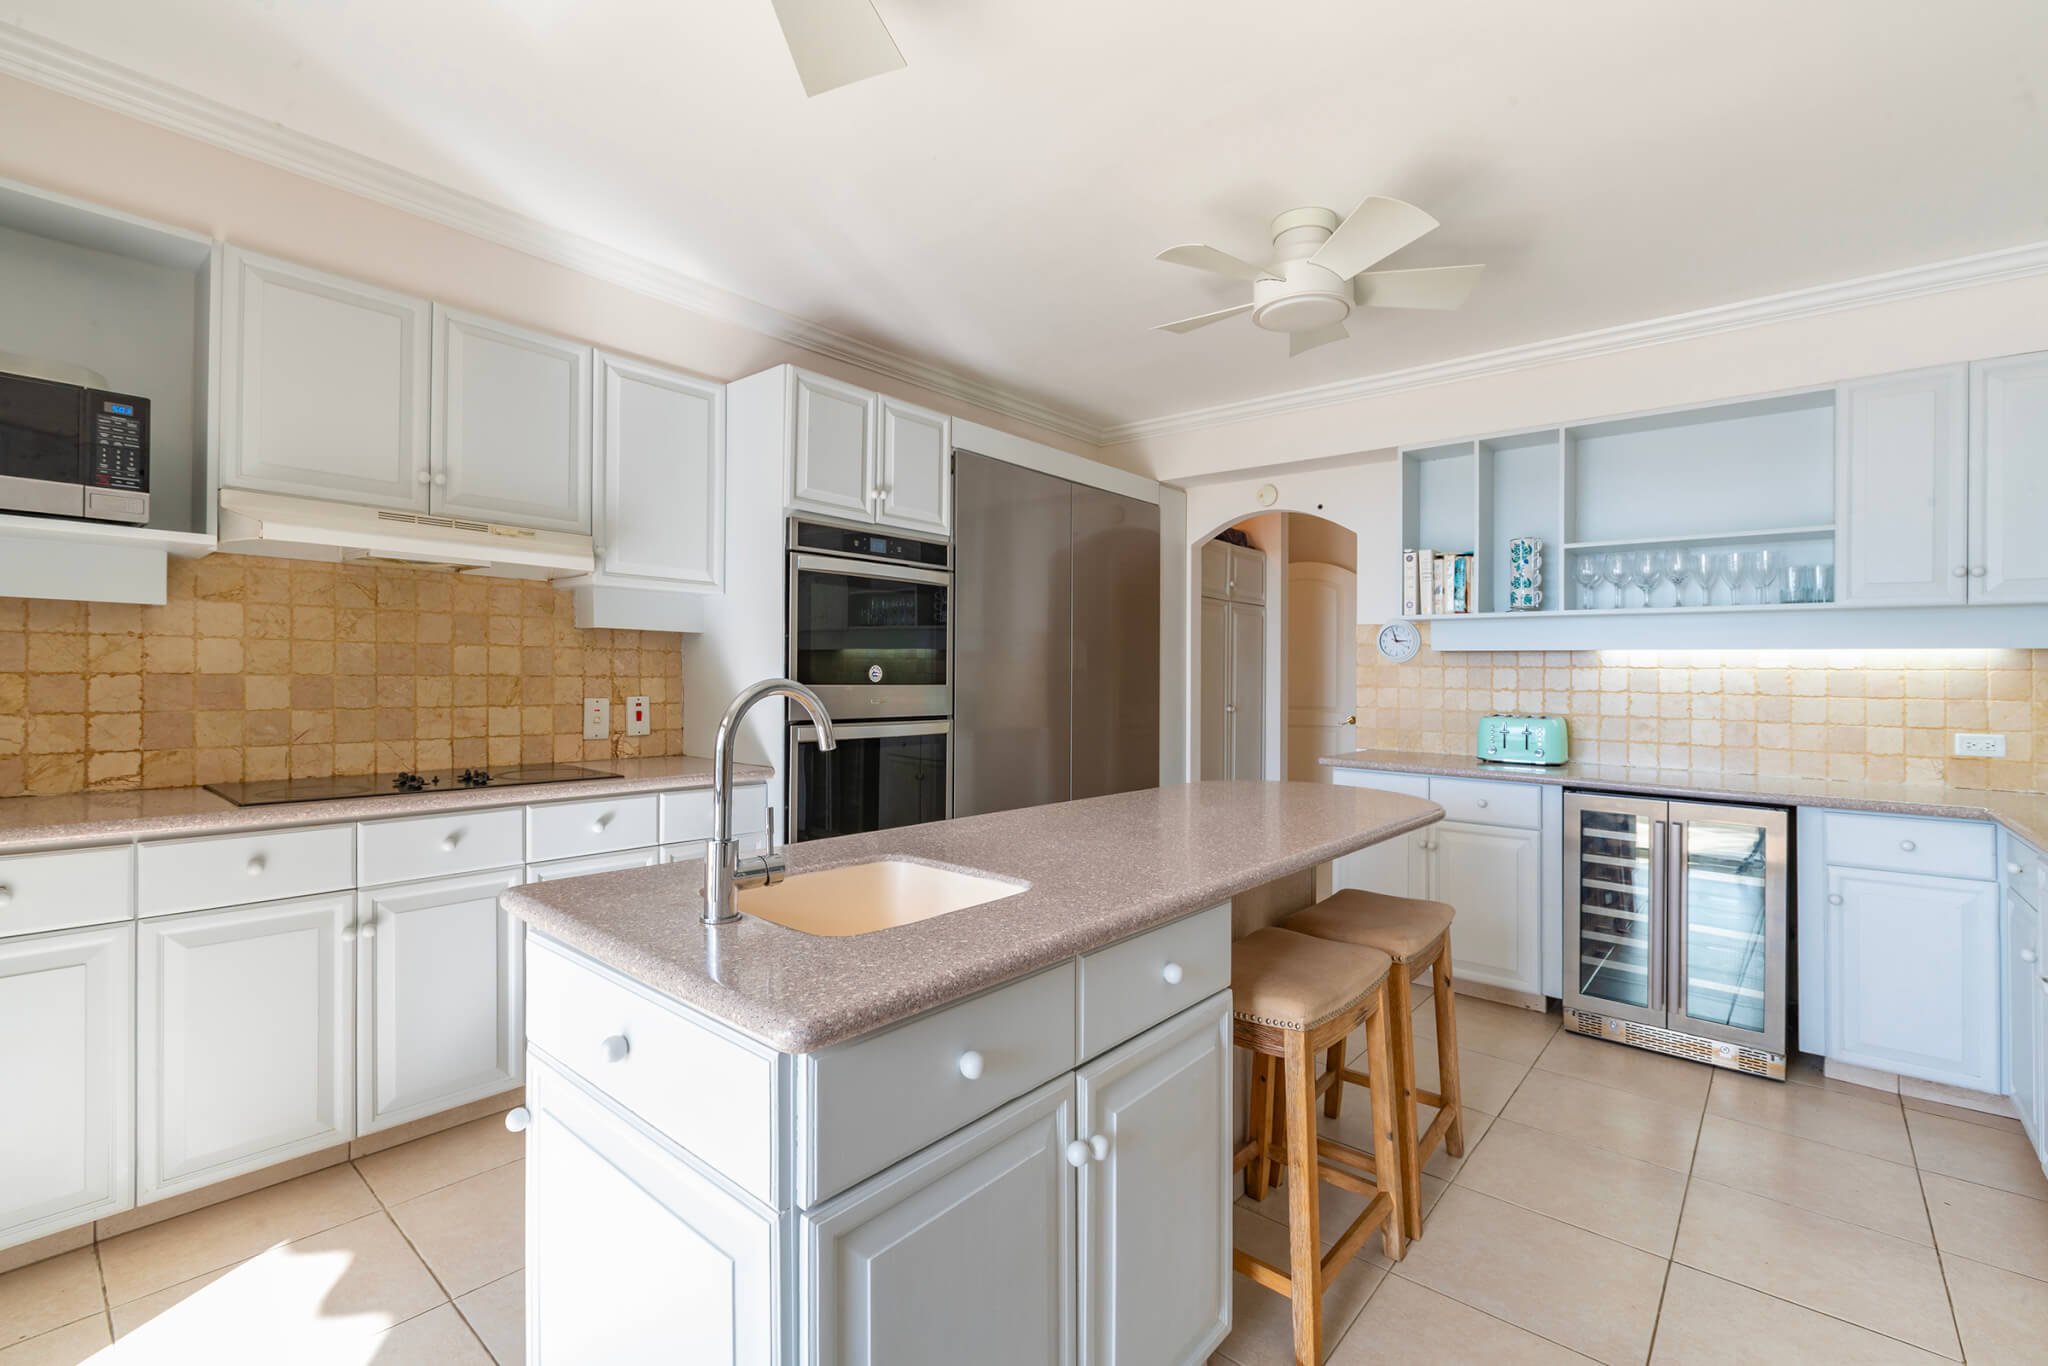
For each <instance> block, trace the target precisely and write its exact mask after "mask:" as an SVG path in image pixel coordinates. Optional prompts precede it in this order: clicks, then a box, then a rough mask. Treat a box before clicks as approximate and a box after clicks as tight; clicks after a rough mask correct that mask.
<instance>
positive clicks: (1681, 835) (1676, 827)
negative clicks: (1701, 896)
mask: <svg viewBox="0 0 2048 1366" xmlns="http://www.w3.org/2000/svg"><path fill="white" fill-rule="evenodd" d="M1690 830H1691V827H1690V826H1689V825H1688V824H1687V823H1686V822H1685V821H1673V822H1671V858H1670V869H1671V884H1670V885H1671V894H1670V907H1669V909H1668V910H1667V911H1666V912H1665V914H1664V923H1665V925H1666V926H1668V927H1669V933H1670V935H1671V975H1670V977H1669V978H1668V979H1667V981H1666V983H1665V995H1666V996H1667V997H1668V998H1669V1000H1668V1002H1667V1004H1666V1009H1667V1010H1668V1011H1669V1012H1670V1014H1671V1015H1672V1016H1673V1017H1674V1018H1676V1017H1679V1016H1682V1015H1684V1014H1685V1005H1686V999H1685V998H1686V994H1687V988H1688V984H1689V977H1688V974H1689V972H1690V971H1691V969H1690V968H1689V966H1688V965H1687V963H1686V961H1685V949H1686V944H1685V940H1686V924H1685V916H1686V910H1685V861H1686V859H1688V858H1689V857H1691V854H1690V851H1689V850H1688V849H1687V847H1686V840H1687V836H1688V834H1689V833H1690ZM1673 1027H1674V1028H1675V1027H1676V1026H1673Z"/></svg>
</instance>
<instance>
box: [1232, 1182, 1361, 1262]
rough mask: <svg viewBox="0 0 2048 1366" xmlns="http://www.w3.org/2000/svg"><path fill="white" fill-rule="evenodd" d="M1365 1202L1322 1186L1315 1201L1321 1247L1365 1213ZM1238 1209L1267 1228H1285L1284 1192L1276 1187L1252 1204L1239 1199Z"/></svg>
mask: <svg viewBox="0 0 2048 1366" xmlns="http://www.w3.org/2000/svg"><path fill="white" fill-rule="evenodd" d="M1365 1206H1366V1198H1365V1197H1364V1196H1362V1195H1359V1194H1356V1193H1354V1192H1352V1191H1348V1190H1345V1189H1344V1188H1343V1187H1341V1186H1333V1185H1331V1184H1330V1183H1329V1182H1327V1181H1326V1182H1324V1183H1323V1186H1322V1191H1321V1193H1320V1198H1319V1199H1318V1200H1317V1214H1316V1233H1317V1236H1318V1238H1319V1239H1320V1241H1321V1242H1322V1245H1323V1246H1324V1247H1326V1248H1327V1247H1329V1246H1330V1245H1331V1244H1332V1243H1335V1242H1336V1241H1337V1236H1338V1235H1339V1234H1341V1233H1342V1232H1344V1230H1345V1229H1347V1228H1350V1227H1351V1221H1352V1220H1353V1219H1356V1218H1357V1217H1358V1216H1359V1215H1360V1214H1361V1213H1363V1212H1364V1210H1365ZM1237 1207H1238V1209H1240V1210H1242V1211H1244V1212H1246V1213H1248V1214H1256V1215H1258V1216H1259V1217H1260V1218H1262V1219H1264V1220H1265V1221H1266V1222H1267V1223H1269V1224H1278V1225H1280V1227H1281V1228H1283V1229H1284V1228H1286V1227H1287V1188H1286V1187H1285V1186H1276V1187H1274V1188H1272V1189H1270V1190H1268V1191H1267V1192H1266V1198H1265V1199H1263V1200H1260V1201H1256V1202H1254V1201H1253V1200H1251V1199H1250V1198H1249V1197H1246V1196H1239V1197H1238V1201H1237Z"/></svg>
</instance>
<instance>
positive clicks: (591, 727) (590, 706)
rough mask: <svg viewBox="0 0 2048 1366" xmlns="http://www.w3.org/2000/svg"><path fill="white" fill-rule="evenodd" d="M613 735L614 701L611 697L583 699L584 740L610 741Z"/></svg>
mask: <svg viewBox="0 0 2048 1366" xmlns="http://www.w3.org/2000/svg"><path fill="white" fill-rule="evenodd" d="M611 733H612V700H611V699H610V698H609V697H586V698H584V699H583V738H584V739H586V740H608V739H610V738H611Z"/></svg>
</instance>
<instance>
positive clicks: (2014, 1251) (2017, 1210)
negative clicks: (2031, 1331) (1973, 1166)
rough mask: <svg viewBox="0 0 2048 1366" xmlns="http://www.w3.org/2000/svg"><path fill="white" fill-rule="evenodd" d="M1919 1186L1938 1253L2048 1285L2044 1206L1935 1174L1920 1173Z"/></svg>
mask: <svg viewBox="0 0 2048 1366" xmlns="http://www.w3.org/2000/svg"><path fill="white" fill-rule="evenodd" d="M1920 1186H1921V1189H1922V1190H1924V1191H1926V1192H1927V1212H1928V1214H1929V1216H1930V1217H1932V1218H1933V1220H1934V1241H1935V1244H1936V1246H1938V1247H1940V1249H1941V1250H1942V1251H1943V1252H1944V1253H1953V1254H1954V1255H1956V1256H1958V1257H1968V1258H1969V1259H1970V1260H1971V1261H1973V1262H1985V1263H1987V1264H1989V1265H1991V1266H1996V1267H2002V1268H2004V1269H2005V1270H2007V1271H2017V1272H2019V1273H2020V1275H2022V1276H2032V1277H2033V1278H2034V1279H2035V1280H2037V1281H2048V1201H2043V1200H2029V1199H2027V1198H2026V1197H2025V1196H2024V1195H2014V1194H2013V1193H2012V1192H2011V1191H2002V1190H1994V1189H1992V1188H1991V1187H1990V1186H1979V1185H1977V1184H1975V1183H1974V1182H1970V1181H1958V1180H1956V1179H1955V1178H1954V1177H1952V1176H1942V1175H1941V1174H1939V1173H1937V1172H1922V1173H1920Z"/></svg>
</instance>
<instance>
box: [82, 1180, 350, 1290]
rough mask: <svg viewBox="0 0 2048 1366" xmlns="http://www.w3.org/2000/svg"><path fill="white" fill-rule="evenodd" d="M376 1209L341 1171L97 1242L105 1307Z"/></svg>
mask: <svg viewBox="0 0 2048 1366" xmlns="http://www.w3.org/2000/svg"><path fill="white" fill-rule="evenodd" d="M376 1208H377V1197H376V1196H374V1195H372V1194H370V1188H369V1187H368V1186H366V1185H364V1184H363V1179H362V1178H361V1177H360V1176H357V1175H356V1172H355V1168H353V1167H349V1166H345V1165H344V1166H339V1167H329V1168H327V1169H326V1170H324V1171H317V1172H314V1173H313V1174H312V1175H310V1176H302V1177H299V1178H298V1179H296V1180H293V1181H287V1182H285V1183H284V1184H282V1185H278V1186H271V1187H269V1188H268V1189H265V1190H260V1191H255V1192H253V1193H251V1194H249V1195H243V1196H237V1197H236V1198H235V1199H233V1200H229V1201H226V1202H225V1203H222V1204H218V1205H209V1206H207V1207H206V1208H205V1209H202V1210H195V1211H193V1212H192V1213H190V1214H181V1215H179V1216H178V1217H177V1218H175V1219H170V1220H166V1221H165V1222H164V1223H161V1224H152V1225H150V1226H149V1227H148V1228H144V1229H138V1230H136V1231H135V1232H133V1233H124V1234H122V1235H121V1236H119V1237H118V1238H112V1239H109V1240H108V1241H106V1242H104V1243H101V1244H100V1267H101V1270H102V1271H103V1272H104V1273H105V1277H106V1286H107V1302H108V1303H109V1304H116V1305H120V1304H126V1303H127V1302H128V1301H130V1300H135V1299H140V1298H142V1297H143V1296H144V1295H148V1294H151V1293H153V1292H155V1291H158V1290H162V1289H165V1288H166V1287H169V1286H173V1285H176V1284H177V1283H178V1282H180V1281H186V1280H190V1279H192V1278H193V1277H194V1276H198V1275H200V1274H202V1273H204V1272H208V1271H212V1270H215V1269H216V1268H219V1267H223V1266H231V1265H233V1264H234V1263H236V1262H240V1261H244V1260H246V1259H247V1258H250V1257H253V1256H255V1255H256V1254H257V1253H259V1252H261V1251H263V1250H264V1249H265V1248H267V1247H271V1246H273V1245H275V1244H277V1243H282V1242H288V1241H290V1240H292V1239H295V1238H304V1237H306V1236H308V1235H309V1234H313V1233H318V1232H320V1231H321V1230H322V1229H328V1228H333V1227H334V1226H335V1225H337V1224H343V1223H347V1222H348V1221H349V1220H351V1219H356V1218H360V1217H361V1216H363V1215H365V1214H369V1213H372V1212H374V1211H375V1210H376Z"/></svg>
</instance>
